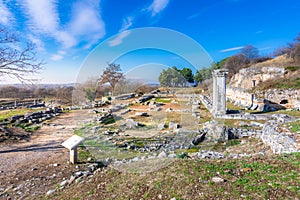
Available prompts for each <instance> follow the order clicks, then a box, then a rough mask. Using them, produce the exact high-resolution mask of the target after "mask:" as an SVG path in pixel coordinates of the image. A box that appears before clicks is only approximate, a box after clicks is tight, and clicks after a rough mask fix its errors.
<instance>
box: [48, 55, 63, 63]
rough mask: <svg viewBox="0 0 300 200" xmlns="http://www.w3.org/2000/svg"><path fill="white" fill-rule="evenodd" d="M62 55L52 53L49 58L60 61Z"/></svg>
mask: <svg viewBox="0 0 300 200" xmlns="http://www.w3.org/2000/svg"><path fill="white" fill-rule="evenodd" d="M63 58H64V57H63V56H62V55H60V54H54V55H52V56H51V58H50V59H51V60H54V61H60V60H62V59H63Z"/></svg>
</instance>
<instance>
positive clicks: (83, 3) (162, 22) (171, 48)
mask: <svg viewBox="0 0 300 200" xmlns="http://www.w3.org/2000/svg"><path fill="white" fill-rule="evenodd" d="M299 10H300V1H299V0H285V1H280V0H210V1H207V0H145V1H141V0H74V1H69V0H0V27H5V28H6V29H7V30H10V31H12V32H15V33H17V35H18V36H19V37H20V38H22V41H29V42H32V43H34V44H35V45H36V51H37V52H38V53H37V57H38V58H39V59H42V60H43V61H44V62H45V63H46V64H45V65H44V66H43V70H42V71H41V72H40V73H39V74H37V75H36V76H35V77H33V78H34V79H35V80H36V82H37V83H73V82H77V81H78V80H79V79H80V77H81V74H86V77H88V76H91V77H92V76H95V77H97V76H99V74H101V73H102V71H103V69H104V68H105V67H106V64H107V63H109V62H115V63H118V64H120V66H121V68H122V70H123V71H124V72H125V73H128V76H129V75H130V76H132V77H136V76H140V78H143V79H147V81H151V80H152V79H151V77H152V76H157V73H158V72H159V71H160V70H161V69H163V68H166V67H168V66H177V67H179V68H182V67H191V68H193V70H194V71H195V70H197V69H199V68H201V67H205V66H206V64H207V63H208V62H213V61H215V62H216V61H219V60H221V59H224V58H226V57H228V56H231V55H234V54H236V53H238V51H239V50H240V49H241V48H243V47H244V46H246V45H248V44H251V45H253V46H255V47H257V48H258V49H259V51H260V53H261V54H262V55H268V54H270V53H272V52H273V51H274V49H276V48H278V47H280V46H283V45H286V44H287V43H288V42H292V41H293V39H294V38H295V37H296V36H297V34H298V33H299V32H300V23H299V22H300V21H299V19H300V12H299ZM149 27H152V28H149ZM156 33H159V34H156ZM152 41H153V43H151V42H152ZM196 43H197V44H198V46H197V45H196ZM125 46H126V47H125ZM129 47H130V48H129ZM16 48H18V47H16ZM197 58H199V59H198V60H197ZM198 61H199V62H198ZM91 66H93V67H91ZM151 66H152V68H153V69H155V70H153V69H152V68H151ZM98 67H99V68H98ZM150 68H151V69H150ZM154 71H155V73H154ZM154 74H156V75H154ZM152 81H153V80H152ZM13 82H17V80H11V79H6V78H2V79H1V80H0V83H2V84H3V83H13Z"/></svg>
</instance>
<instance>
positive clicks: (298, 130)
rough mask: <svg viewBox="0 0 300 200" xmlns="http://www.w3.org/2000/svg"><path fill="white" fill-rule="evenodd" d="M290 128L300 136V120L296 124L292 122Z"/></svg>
mask: <svg viewBox="0 0 300 200" xmlns="http://www.w3.org/2000/svg"><path fill="white" fill-rule="evenodd" d="M288 125H289V126H290V130H291V131H292V132H295V133H299V134H300V120H298V121H295V122H291V123H289V124H288Z"/></svg>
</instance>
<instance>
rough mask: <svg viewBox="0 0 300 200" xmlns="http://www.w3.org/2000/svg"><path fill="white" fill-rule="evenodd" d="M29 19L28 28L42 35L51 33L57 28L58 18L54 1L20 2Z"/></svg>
mask: <svg viewBox="0 0 300 200" xmlns="http://www.w3.org/2000/svg"><path fill="white" fill-rule="evenodd" d="M22 2H23V5H24V6H25V9H26V12H27V14H28V17H29V26H30V27H31V28H32V29H34V30H36V31H40V32H42V33H49V34H50V33H53V32H56V31H57V30H58V28H59V17H58V12H57V5H56V1H54V0H43V1H41V0H24V1H22Z"/></svg>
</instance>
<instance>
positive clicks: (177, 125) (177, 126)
mask: <svg viewBox="0 0 300 200" xmlns="http://www.w3.org/2000/svg"><path fill="white" fill-rule="evenodd" d="M179 127H180V126H179V124H178V123H175V122H170V123H169V128H170V129H178V128H179Z"/></svg>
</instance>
